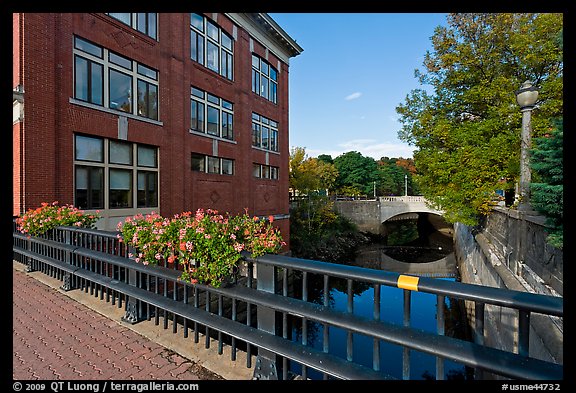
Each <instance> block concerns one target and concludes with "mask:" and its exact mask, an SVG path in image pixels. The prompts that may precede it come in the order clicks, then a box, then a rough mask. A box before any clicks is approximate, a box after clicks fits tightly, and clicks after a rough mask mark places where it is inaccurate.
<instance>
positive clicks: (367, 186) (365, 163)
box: [334, 151, 378, 195]
mask: <svg viewBox="0 0 576 393" xmlns="http://www.w3.org/2000/svg"><path fill="white" fill-rule="evenodd" d="M334 166H335V167H336V169H337V170H338V174H339V175H338V178H337V179H336V187H337V188H338V189H339V190H342V191H345V190H348V192H350V190H351V189H354V190H358V191H359V192H360V193H362V194H365V195H371V194H372V193H373V190H374V182H375V181H377V180H378V166H377V164H376V160H374V159H373V158H372V157H364V156H363V155H362V153H359V152H357V151H349V152H347V153H344V154H341V155H339V156H338V157H336V158H335V159H334Z"/></svg>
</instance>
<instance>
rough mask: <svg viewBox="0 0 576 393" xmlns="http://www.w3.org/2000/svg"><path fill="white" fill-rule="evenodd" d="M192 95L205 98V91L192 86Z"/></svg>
mask: <svg viewBox="0 0 576 393" xmlns="http://www.w3.org/2000/svg"><path fill="white" fill-rule="evenodd" d="M192 95H193V96H196V97H199V98H204V91H203V90H200V89H197V88H195V87H193V88H192Z"/></svg>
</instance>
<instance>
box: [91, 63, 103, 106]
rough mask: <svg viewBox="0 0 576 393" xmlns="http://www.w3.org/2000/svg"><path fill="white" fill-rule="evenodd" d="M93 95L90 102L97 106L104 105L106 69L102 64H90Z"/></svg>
mask: <svg viewBox="0 0 576 393" xmlns="http://www.w3.org/2000/svg"><path fill="white" fill-rule="evenodd" d="M90 71H91V72H90V75H91V85H90V89H91V92H90V93H91V94H90V102H91V103H93V104H97V105H104V94H103V91H102V90H104V67H103V66H102V65H101V64H97V63H94V62H92V63H91V64H90Z"/></svg>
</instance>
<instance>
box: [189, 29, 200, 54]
mask: <svg viewBox="0 0 576 393" xmlns="http://www.w3.org/2000/svg"><path fill="white" fill-rule="evenodd" d="M190 58H191V59H192V60H194V61H199V60H198V34H196V32H195V31H194V30H192V31H191V32H190Z"/></svg>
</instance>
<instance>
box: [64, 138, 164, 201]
mask: <svg viewBox="0 0 576 393" xmlns="http://www.w3.org/2000/svg"><path fill="white" fill-rule="evenodd" d="M74 205H75V206H76V207H78V208H80V209H121V208H134V207H136V208H146V207H158V148H157V147H155V146H149V145H144V144H137V143H131V142H126V141H120V140H114V139H107V138H100V137H95V136H89V135H81V134H75V135H74Z"/></svg>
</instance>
